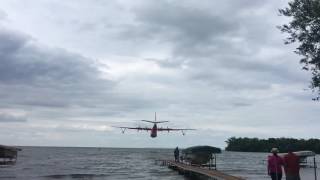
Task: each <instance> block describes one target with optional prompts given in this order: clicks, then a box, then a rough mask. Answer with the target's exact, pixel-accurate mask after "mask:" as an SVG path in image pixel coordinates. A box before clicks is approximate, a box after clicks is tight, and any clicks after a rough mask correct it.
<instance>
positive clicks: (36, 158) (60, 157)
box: [0, 147, 319, 180]
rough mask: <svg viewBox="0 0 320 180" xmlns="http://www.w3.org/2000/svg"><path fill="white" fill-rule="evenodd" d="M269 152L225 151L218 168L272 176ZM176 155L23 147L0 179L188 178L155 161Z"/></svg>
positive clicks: (253, 177) (308, 172) (308, 178)
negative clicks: (13, 163) (269, 173)
mask: <svg viewBox="0 0 320 180" xmlns="http://www.w3.org/2000/svg"><path fill="white" fill-rule="evenodd" d="M267 155H268V154H266V153H241V152H223V153H222V154H219V155H218V156H217V168H218V170H221V171H223V172H225V173H228V174H232V175H236V176H241V177H244V178H246V179H248V180H264V179H270V178H269V177H268V176H267V175H266V169H267V168H266V163H265V161H264V160H265V159H266V157H267ZM172 158H173V149H126V148H78V147H77V148H72V147H70V148H66V147H22V151H20V152H19V155H18V161H17V163H16V165H14V166H1V167H0V179H17V180H38V179H47V180H50V179H51V180H54V179H88V180H102V179H110V180H124V179H135V180H152V179H155V180H184V179H187V178H185V177H184V176H182V175H179V174H178V173H177V172H175V171H173V170H171V169H168V168H167V167H165V166H159V165H157V164H156V163H155V160H157V159H172ZM317 158H318V159H319V157H317ZM318 173H319V172H318ZM301 175H302V179H303V180H314V176H313V169H310V168H304V169H302V170H301Z"/></svg>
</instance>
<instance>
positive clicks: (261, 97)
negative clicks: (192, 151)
mask: <svg viewBox="0 0 320 180" xmlns="http://www.w3.org/2000/svg"><path fill="white" fill-rule="evenodd" d="M287 3H288V1H287V0H269V1H264V0H237V1H234V0H225V1H218V0H203V1H196V0H186V1H183V3H181V1H174V0H160V1H159V0H136V1H131V0H111V1H104V0H68V1H58V0H41V1H36V0H28V1H24V0H1V1H0V61H1V63H0V99H1V100H0V128H1V131H0V144H6V145H21V146H25V145H28V146H77V147H79V146H86V147H87V146H88V147H91V146H94V147H133V148H136V147H156V148H158V147H163V148H166V147H170V148H171V147H175V146H179V147H188V146H194V145H212V146H217V147H222V148H223V147H225V146H226V143H225V141H226V140H227V139H228V138H230V137H232V136H236V137H258V138H269V137H292V138H320V137H319V133H318V132H319V128H318V127H319V125H320V121H318V118H317V117H319V116H320V111H319V102H315V101H312V100H311V99H312V97H313V96H314V94H312V92H311V91H310V90H308V87H309V85H310V73H308V72H306V71H303V70H302V65H301V64H299V59H300V58H301V57H299V56H298V55H296V54H294V53H293V51H294V50H295V48H296V47H297V45H296V44H292V45H284V39H285V38H286V37H287V35H286V34H282V33H281V32H280V30H279V29H277V27H276V26H279V25H282V24H284V23H287V22H289V20H290V19H288V18H286V17H283V16H279V13H278V9H279V8H284V7H286V6H287ZM155 112H157V120H167V121H170V122H169V123H167V124H159V126H162V127H165V128H166V127H171V128H196V129H197V130H196V131H189V132H186V135H185V136H183V135H182V133H181V132H170V133H167V132H164V133H159V134H158V137H157V138H150V135H149V132H136V131H129V130H127V131H126V132H125V133H124V134H122V133H121V130H119V129H117V128H114V127H113V126H130V127H135V126H141V127H151V126H152V124H145V123H143V122H140V121H139V120H141V119H148V120H153V119H154V113H155Z"/></svg>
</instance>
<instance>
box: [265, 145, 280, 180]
mask: <svg viewBox="0 0 320 180" xmlns="http://www.w3.org/2000/svg"><path fill="white" fill-rule="evenodd" d="M278 152H279V150H278V148H272V149H271V153H272V156H269V157H268V174H269V176H271V179H272V180H281V179H282V168H281V166H283V159H282V158H281V157H280V156H278Z"/></svg>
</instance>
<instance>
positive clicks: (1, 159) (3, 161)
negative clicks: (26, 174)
mask: <svg viewBox="0 0 320 180" xmlns="http://www.w3.org/2000/svg"><path fill="white" fill-rule="evenodd" d="M18 151H21V149H20V148H16V147H12V146H4V145H0V165H12V164H15V163H16V161H17V158H18Z"/></svg>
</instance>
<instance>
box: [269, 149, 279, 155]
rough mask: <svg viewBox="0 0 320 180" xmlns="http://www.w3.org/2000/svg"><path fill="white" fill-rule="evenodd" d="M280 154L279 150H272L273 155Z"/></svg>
mask: <svg viewBox="0 0 320 180" xmlns="http://www.w3.org/2000/svg"><path fill="white" fill-rule="evenodd" d="M278 152H279V150H278V148H272V149H271V153H272V154H274V155H276V154H278Z"/></svg>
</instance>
